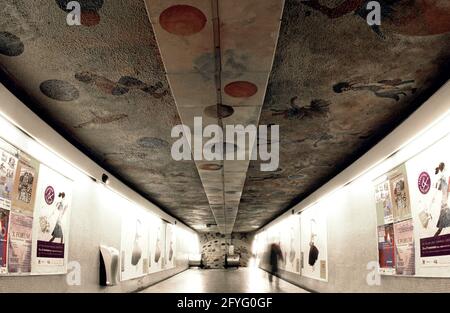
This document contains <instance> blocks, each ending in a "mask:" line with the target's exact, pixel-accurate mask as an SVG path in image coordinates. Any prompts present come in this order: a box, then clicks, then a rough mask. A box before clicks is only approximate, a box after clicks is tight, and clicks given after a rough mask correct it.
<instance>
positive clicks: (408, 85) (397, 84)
mask: <svg viewBox="0 0 450 313" xmlns="http://www.w3.org/2000/svg"><path fill="white" fill-rule="evenodd" d="M413 84H414V80H401V79H392V80H380V81H378V82H376V83H359V82H339V83H337V84H335V85H334V86H333V90H334V92H335V93H343V92H347V91H371V92H373V93H374V94H375V96H377V97H380V98H389V99H393V100H395V101H399V100H400V96H401V95H403V96H406V95H407V92H410V93H411V94H413V93H415V92H416V90H417V88H414V87H413Z"/></svg>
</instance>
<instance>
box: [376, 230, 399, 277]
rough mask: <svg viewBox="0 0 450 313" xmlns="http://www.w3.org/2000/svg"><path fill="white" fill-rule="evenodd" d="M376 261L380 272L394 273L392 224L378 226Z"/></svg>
mask: <svg viewBox="0 0 450 313" xmlns="http://www.w3.org/2000/svg"><path fill="white" fill-rule="evenodd" d="M378 263H379V265H380V273H381V274H386V275H393V274H395V249H394V224H386V225H381V226H378Z"/></svg>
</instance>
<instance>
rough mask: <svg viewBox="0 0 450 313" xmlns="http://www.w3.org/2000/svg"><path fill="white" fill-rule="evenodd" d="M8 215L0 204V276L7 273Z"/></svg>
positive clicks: (6, 210) (7, 210)
mask: <svg viewBox="0 0 450 313" xmlns="http://www.w3.org/2000/svg"><path fill="white" fill-rule="evenodd" d="M9 213H10V210H9V209H5V208H3V207H2V206H1V204H0V274H5V273H6V272H7V264H8V262H7V258H8V228H9Z"/></svg>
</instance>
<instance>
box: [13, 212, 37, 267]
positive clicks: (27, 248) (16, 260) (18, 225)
mask: <svg viewBox="0 0 450 313" xmlns="http://www.w3.org/2000/svg"><path fill="white" fill-rule="evenodd" d="M9 223H10V224H9V247H8V248H9V249H8V272H9V273H18V274H22V273H30V272H31V245H32V242H31V238H32V227H33V217H31V216H28V215H22V214H20V213H14V212H12V213H11V214H10V219H9Z"/></svg>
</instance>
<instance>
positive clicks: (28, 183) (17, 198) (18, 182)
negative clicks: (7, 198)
mask: <svg viewBox="0 0 450 313" xmlns="http://www.w3.org/2000/svg"><path fill="white" fill-rule="evenodd" d="M38 166H39V163H38V162H37V161H36V160H34V159H33V158H32V157H30V156H28V155H27V154H25V153H22V152H20V156H19V161H18V164H17V169H16V176H15V179H14V186H13V194H12V210H13V211H14V212H18V213H22V214H26V215H30V216H33V210H34V201H35V197H36V186H37V181H38Z"/></svg>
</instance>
